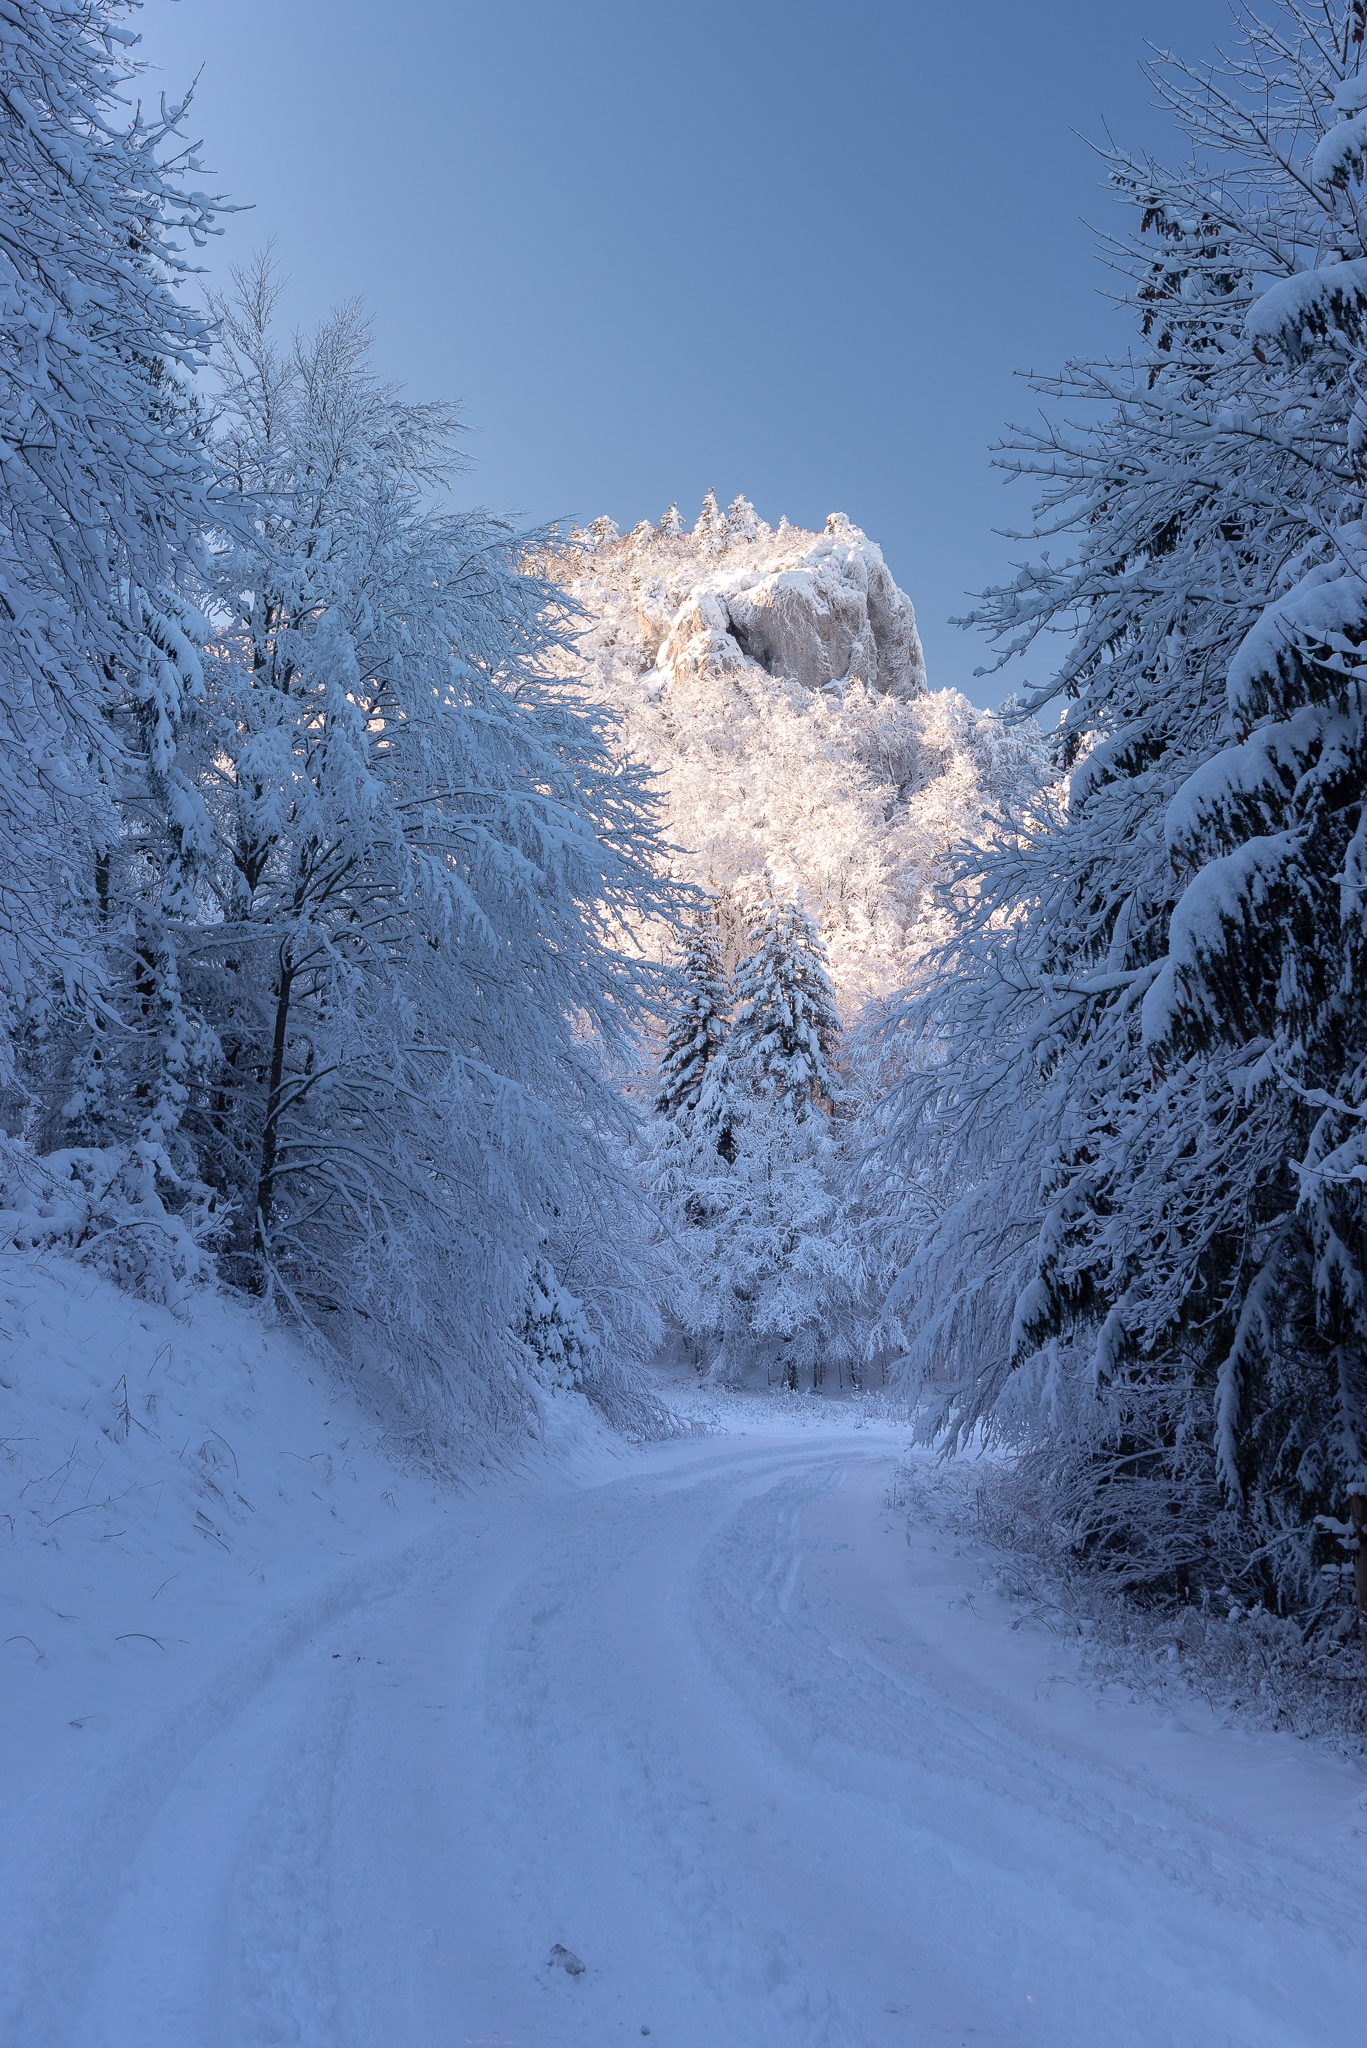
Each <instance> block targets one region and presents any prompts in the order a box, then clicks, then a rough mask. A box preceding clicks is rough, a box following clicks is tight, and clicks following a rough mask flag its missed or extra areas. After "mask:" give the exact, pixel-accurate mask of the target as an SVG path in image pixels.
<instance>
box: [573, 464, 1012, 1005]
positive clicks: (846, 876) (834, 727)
mask: <svg viewBox="0 0 1367 2048" xmlns="http://www.w3.org/2000/svg"><path fill="white" fill-rule="evenodd" d="M539 566H544V567H545V568H546V569H547V570H548V571H549V573H551V574H552V575H554V576H555V577H556V578H557V579H558V580H561V581H564V582H567V583H568V586H569V589H570V592H571V594H572V595H573V597H574V598H575V600H576V601H577V602H578V604H579V605H580V606H581V607H582V610H583V613H584V622H583V631H582V633H581V636H580V641H579V659H578V663H577V668H578V671H579V673H580V674H581V675H582V677H583V678H584V680H585V681H586V682H587V684H588V687H589V689H590V691H591V693H592V694H593V695H594V696H596V697H599V698H602V699H604V700H605V701H606V702H607V703H609V704H610V705H611V706H612V707H613V708H614V709H615V710H616V711H617V712H618V714H619V716H620V719H621V743H622V744H623V745H624V746H625V747H627V748H629V750H630V751H631V752H632V753H633V754H634V755H636V757H637V758H638V759H640V760H643V761H645V762H648V763H649V765H650V766H651V767H652V768H654V769H655V770H656V771H657V772H658V774H659V778H660V787H661V791H662V794H663V796H664V799H665V806H666V816H665V827H666V831H667V833H668V836H669V838H670V839H671V841H672V842H673V844H674V845H675V847H676V848H677V849H678V854H677V859H678V864H679V868H680V871H681V872H682V874H683V875H684V876H685V878H686V879H687V880H689V881H691V882H695V883H697V884H698V885H699V886H700V887H702V888H704V889H706V890H707V891H708V892H709V893H710V894H712V895H713V896H714V897H715V898H716V899H717V903H718V914H719V917H720V918H721V923H722V935H723V943H724V946H725V949H726V952H727V955H728V964H734V957H735V955H736V953H737V952H738V951H739V950H741V949H743V947H744V944H745V939H746V932H747V930H748V923H749V906H750V904H751V902H752V901H753V899H754V897H755V895H756V893H757V891H758V890H759V889H760V887H761V886H762V883H763V878H764V875H765V872H766V870H767V871H768V872H769V873H770V874H771V875H772V877H773V880H774V883H775V886H776V887H777V888H778V890H779V892H780V894H782V895H786V896H791V897H795V898H798V899H800V900H801V901H802V902H803V903H804V904H805V905H806V907H807V908H808V910H810V911H811V912H812V913H813V914H814V915H815V916H816V917H817V918H818V920H819V922H820V925H821V929H822V932H823V934H824V936H825V939H826V942H827V944H828V946H829V947H830V952H831V967H832V972H833V975H834V978H835V982H836V986H837V991H838V993H839V995H840V998H841V1001H842V1005H843V1007H844V1008H845V1009H846V1011H847V1012H851V1011H853V1010H854V1009H856V1008H858V1006H859V1004H860V1003H861V1002H862V1001H863V1000H864V999H865V998H867V997H868V996H870V995H877V994H879V993H882V992H884V991H886V990H888V989H890V988H892V987H896V986H898V985H900V984H902V983H905V982H906V981H907V980H909V979H910V978H911V977H912V975H913V974H914V972H915V970H916V966H917V963H918V962H919V960H920V959H921V958H922V957H923V956H924V954H925V952H926V950H927V948H928V947H929V946H930V945H932V944H934V942H935V940H936V939H937V938H938V937H940V936H942V932H941V912H940V910H939V907H938V903H937V895H936V889H937V884H938V883H939V882H940V881H941V880H942V879H943V877H944V875H945V873H946V872H947V867H946V859H947V855H948V852H949V849H950V848H951V847H952V846H953V845H954V844H955V843H956V842H957V841H958V840H959V839H961V838H963V837H964V836H972V835H973V834H975V833H976V832H978V831H980V830H981V828H982V823H983V818H984V814H985V812H986V811H987V810H988V809H989V808H990V807H991V805H992V803H993V802H994V800H995V799H997V798H999V797H1000V796H1002V795H1004V794H1005V793H1006V792H1007V790H1008V788H1010V787H1013V786H1014V785H1015V784H1016V783H1017V782H1019V781H1020V779H1021V776H1022V772H1023V770H1024V769H1025V767H1026V765H1027V757H1028V756H1029V755H1030V753H1031V741H1030V739H1029V737H1028V736H1026V735H1022V734H1019V733H1014V734H1013V733H1012V732H1010V731H1007V730H1006V729H1004V728H1003V727H1002V725H1001V722H1000V720H998V719H996V718H994V717H992V716H991V715H989V714H988V713H985V712H981V711H979V710H977V709H976V708H975V706H973V705H972V704H970V703H968V702H967V700H966V699H965V698H963V697H961V696H959V695H958V694H957V692H954V691H948V690H940V691H931V690H928V688H927V685H926V671H925V661H924V658H923V656H922V653H921V642H920V637H919V635H918V634H917V631H916V614H915V611H914V609H913V607H912V603H911V599H910V598H909V597H907V596H906V594H905V593H904V592H903V591H901V590H899V589H898V587H897V584H896V583H895V582H894V580H893V578H892V575H891V573H890V571H889V570H888V567H887V565H886V563H885V562H884V560H883V556H882V553H881V551H880V549H879V548H878V547H877V546H876V545H875V543H874V542H872V541H871V540H869V539H868V538H867V536H866V535H865V534H863V533H861V532H860V530H859V528H858V527H857V526H854V525H852V524H851V522H850V521H849V520H848V519H846V518H845V517H844V516H843V515H842V514H840V513H833V514H832V515H831V517H830V518H829V519H828V520H827V522H826V527H825V530H824V532H819V533H814V532H810V531H805V530H803V529H802V528H799V527H793V526H789V525H788V523H787V521H786V520H785V521H783V522H782V523H781V524H780V525H779V526H778V527H777V528H770V527H768V526H766V525H765V524H764V523H763V521H761V520H759V519H757V518H756V517H755V514H754V511H753V509H752V508H751V507H750V506H749V505H747V504H746V503H745V502H744V500H742V499H737V501H736V503H735V504H734V505H733V506H732V507H731V510H730V512H729V513H727V514H726V515H724V516H723V515H722V513H721V512H720V511H719V510H718V508H717V506H716V504H715V501H714V500H712V499H711V497H710V496H709V500H708V503H707V504H706V505H704V508H703V515H702V517H701V518H700V519H699V521H698V523H697V526H696V527H695V528H694V529H693V531H692V532H691V533H690V532H685V531H684V530H683V528H682V526H681V525H680V523H679V521H678V519H677V515H674V514H673V513H672V511H671V513H670V514H667V515H666V517H665V519H664V520H662V521H661V523H660V525H659V526H651V525H649V524H644V525H642V526H640V527H637V528H636V529H635V530H634V531H633V532H631V533H627V534H621V533H619V532H618V531H617V529H616V527H615V526H613V525H612V523H611V522H610V521H608V520H598V521H596V522H595V523H594V525H593V526H592V527H591V528H589V529H588V530H587V531H586V532H575V533H573V534H572V535H571V536H570V540H569V545H568V546H567V547H566V548H564V549H563V550H562V551H560V552H558V553H556V554H555V555H553V556H552V557H551V558H550V559H549V560H548V561H547V562H546V563H545V564H544V565H539Z"/></svg>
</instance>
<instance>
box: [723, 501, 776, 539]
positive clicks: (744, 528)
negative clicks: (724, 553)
mask: <svg viewBox="0 0 1367 2048" xmlns="http://www.w3.org/2000/svg"><path fill="white" fill-rule="evenodd" d="M768 531H769V529H768V527H767V526H766V525H765V524H764V521H763V520H762V519H761V518H760V517H759V515H758V513H757V512H756V511H755V508H754V506H753V505H752V504H751V503H750V500H749V499H748V498H745V497H742V496H741V494H740V492H739V491H737V493H736V495H735V497H734V498H733V499H732V500H731V503H730V504H729V505H728V506H727V508H726V539H727V543H728V545H729V544H730V542H732V541H733V540H737V541H745V540H758V539H759V538H760V536H761V535H763V534H766V533H767V532H768Z"/></svg>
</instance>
